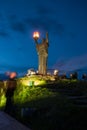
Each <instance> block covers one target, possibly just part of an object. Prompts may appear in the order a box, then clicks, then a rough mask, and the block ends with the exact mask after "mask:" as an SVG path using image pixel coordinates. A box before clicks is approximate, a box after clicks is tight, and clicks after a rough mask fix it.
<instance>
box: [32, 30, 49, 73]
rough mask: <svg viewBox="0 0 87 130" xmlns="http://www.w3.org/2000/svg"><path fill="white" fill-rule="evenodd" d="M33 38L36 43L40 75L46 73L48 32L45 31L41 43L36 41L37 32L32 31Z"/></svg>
mask: <svg viewBox="0 0 87 130" xmlns="http://www.w3.org/2000/svg"><path fill="white" fill-rule="evenodd" d="M33 37H34V40H35V43H36V50H37V54H38V73H39V74H42V75H46V74H47V58H48V47H49V43H48V33H46V38H43V39H42V42H41V43H38V38H39V33H38V32H34V35H33Z"/></svg>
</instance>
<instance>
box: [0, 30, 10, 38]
mask: <svg viewBox="0 0 87 130" xmlns="http://www.w3.org/2000/svg"><path fill="white" fill-rule="evenodd" d="M0 36H1V37H7V36H9V35H8V33H7V32H5V31H1V30H0Z"/></svg>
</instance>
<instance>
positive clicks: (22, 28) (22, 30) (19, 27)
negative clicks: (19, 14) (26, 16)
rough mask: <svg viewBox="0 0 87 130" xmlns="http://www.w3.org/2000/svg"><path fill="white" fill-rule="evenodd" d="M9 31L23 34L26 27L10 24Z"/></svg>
mask: <svg viewBox="0 0 87 130" xmlns="http://www.w3.org/2000/svg"><path fill="white" fill-rule="evenodd" d="M11 29H13V30H14V31H17V32H21V33H25V32H26V25H25V24H24V23H22V22H13V23H11Z"/></svg>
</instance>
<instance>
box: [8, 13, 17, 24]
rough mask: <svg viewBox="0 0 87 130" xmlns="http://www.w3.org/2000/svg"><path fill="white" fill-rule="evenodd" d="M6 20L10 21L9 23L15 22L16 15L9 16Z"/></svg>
mask: <svg viewBox="0 0 87 130" xmlns="http://www.w3.org/2000/svg"><path fill="white" fill-rule="evenodd" d="M8 20H9V21H11V22H13V21H16V20H17V16H16V14H12V15H9V16H8Z"/></svg>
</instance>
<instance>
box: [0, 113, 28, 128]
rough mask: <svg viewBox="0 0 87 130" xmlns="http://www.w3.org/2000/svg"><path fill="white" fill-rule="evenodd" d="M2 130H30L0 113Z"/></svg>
mask: <svg viewBox="0 0 87 130" xmlns="http://www.w3.org/2000/svg"><path fill="white" fill-rule="evenodd" d="M0 130H30V129H29V128H27V127H26V126H24V125H23V124H21V123H19V122H18V121H17V120H16V119H14V118H12V117H10V116H9V115H7V114H6V113H4V112H2V111H0Z"/></svg>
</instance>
